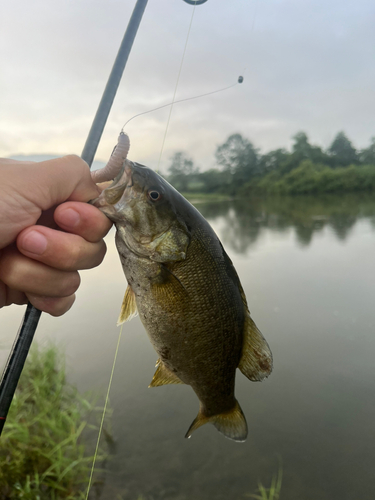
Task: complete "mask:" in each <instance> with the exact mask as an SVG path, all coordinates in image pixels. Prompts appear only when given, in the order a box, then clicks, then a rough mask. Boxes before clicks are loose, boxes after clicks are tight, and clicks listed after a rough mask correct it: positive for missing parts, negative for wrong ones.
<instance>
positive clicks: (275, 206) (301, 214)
mask: <svg viewBox="0 0 375 500" xmlns="http://www.w3.org/2000/svg"><path fill="white" fill-rule="evenodd" d="M198 208H199V210H200V211H201V212H202V214H203V215H204V217H206V218H207V219H210V220H212V221H217V220H219V219H220V220H221V222H222V224H223V234H224V238H223V239H224V242H225V244H226V245H228V246H230V247H231V248H232V249H233V250H234V251H236V252H237V253H245V252H246V251H247V250H248V249H249V247H251V245H253V244H254V243H256V241H257V240H258V239H259V237H261V235H262V234H263V233H264V230H265V229H273V230H275V231H279V232H286V231H289V230H293V231H294V232H295V235H296V237H297V241H298V243H299V244H300V245H302V246H308V245H310V243H311V242H312V240H313V237H314V235H316V234H317V233H319V232H321V231H322V230H323V229H324V228H330V229H332V232H333V234H335V235H336V237H337V238H338V240H340V241H345V240H346V239H347V237H348V236H349V234H350V232H351V230H352V228H353V227H354V225H355V223H356V222H357V221H358V220H359V219H360V218H364V217H366V218H370V220H371V223H372V225H373V227H375V199H374V197H373V196H371V195H365V196H362V195H360V196H358V195H355V194H346V195H340V196H336V195H326V196H315V197H313V196H303V197H298V196H294V197H268V198H262V199H250V200H235V201H232V202H227V203H209V204H199V205H198Z"/></svg>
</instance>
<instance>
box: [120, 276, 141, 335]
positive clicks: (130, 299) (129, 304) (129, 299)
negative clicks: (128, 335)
mask: <svg viewBox="0 0 375 500" xmlns="http://www.w3.org/2000/svg"><path fill="white" fill-rule="evenodd" d="M137 315H138V310H137V304H136V302H135V294H134V292H133V290H132V289H131V287H130V285H128V288H127V289H126V292H125V295H124V300H123V301H122V305H121V311H120V316H119V317H118V320H117V326H119V325H122V324H123V323H125V321H130V320H131V319H133V318H135V317H136V316H137Z"/></svg>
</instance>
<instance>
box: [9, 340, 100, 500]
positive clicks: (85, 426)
mask: <svg viewBox="0 0 375 500" xmlns="http://www.w3.org/2000/svg"><path fill="white" fill-rule="evenodd" d="M63 358H64V357H63V356H62V355H61V352H59V350H58V349H57V348H56V347H55V346H48V347H47V348H44V349H38V348H37V347H36V346H33V349H32V350H31V352H30V355H29V357H28V360H27V361H26V364H25V368H24V370H23V373H22V376H21V379H20V383H19V386H18V388H17V391H16V394H15V397H14V399H13V402H12V405H11V408H10V411H9V415H8V418H7V423H6V425H5V427H4V430H3V434H2V436H1V438H0V500H15V499H23V500H47V499H48V500H62V499H68V500H73V499H74V500H78V499H84V498H85V495H84V491H85V487H87V483H88V477H89V473H90V470H91V464H92V459H93V457H92V456H87V452H86V446H85V440H84V439H83V433H84V432H85V433H86V432H87V431H88V430H89V429H94V428H95V429H96V432H97V425H92V424H89V423H88V419H89V418H90V420H92V419H94V420H95V419H96V418H97V417H98V416H99V415H98V413H100V411H101V408H96V407H95V406H93V404H92V403H91V402H89V400H88V399H86V398H85V397H83V396H82V395H80V394H79V393H78V391H77V389H76V388H75V387H73V386H72V385H70V384H68V383H67V381H66V377H65V367H64V364H63V361H62V359H63ZM99 455H100V456H99V460H98V463H100V462H102V461H103V459H104V454H103V452H102V451H101V452H100V454H99Z"/></svg>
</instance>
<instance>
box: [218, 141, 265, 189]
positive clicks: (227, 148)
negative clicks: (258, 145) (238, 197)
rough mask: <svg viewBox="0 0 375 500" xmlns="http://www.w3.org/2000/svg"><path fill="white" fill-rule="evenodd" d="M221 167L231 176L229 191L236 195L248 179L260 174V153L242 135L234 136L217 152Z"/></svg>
mask: <svg viewBox="0 0 375 500" xmlns="http://www.w3.org/2000/svg"><path fill="white" fill-rule="evenodd" d="M216 159H217V162H218V164H219V165H221V166H222V167H224V170H225V171H226V172H227V173H228V174H230V184H229V186H228V188H229V190H230V191H232V193H234V192H235V191H236V190H237V189H238V187H239V186H241V185H242V184H243V183H244V182H246V181H247V180H248V179H250V178H252V177H254V176H256V175H258V174H259V165H258V152H257V150H256V149H255V148H254V146H253V145H252V143H251V142H250V141H249V140H248V139H245V138H244V137H242V135H241V134H233V135H231V136H230V137H228V139H227V140H226V141H225V143H224V144H222V145H221V146H219V147H218V148H217V150H216Z"/></svg>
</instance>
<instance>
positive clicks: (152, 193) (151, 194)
mask: <svg viewBox="0 0 375 500" xmlns="http://www.w3.org/2000/svg"><path fill="white" fill-rule="evenodd" d="M148 197H149V198H150V200H152V201H158V200H160V198H161V194H160V193H159V191H156V190H155V189H150V191H149V192H148Z"/></svg>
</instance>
